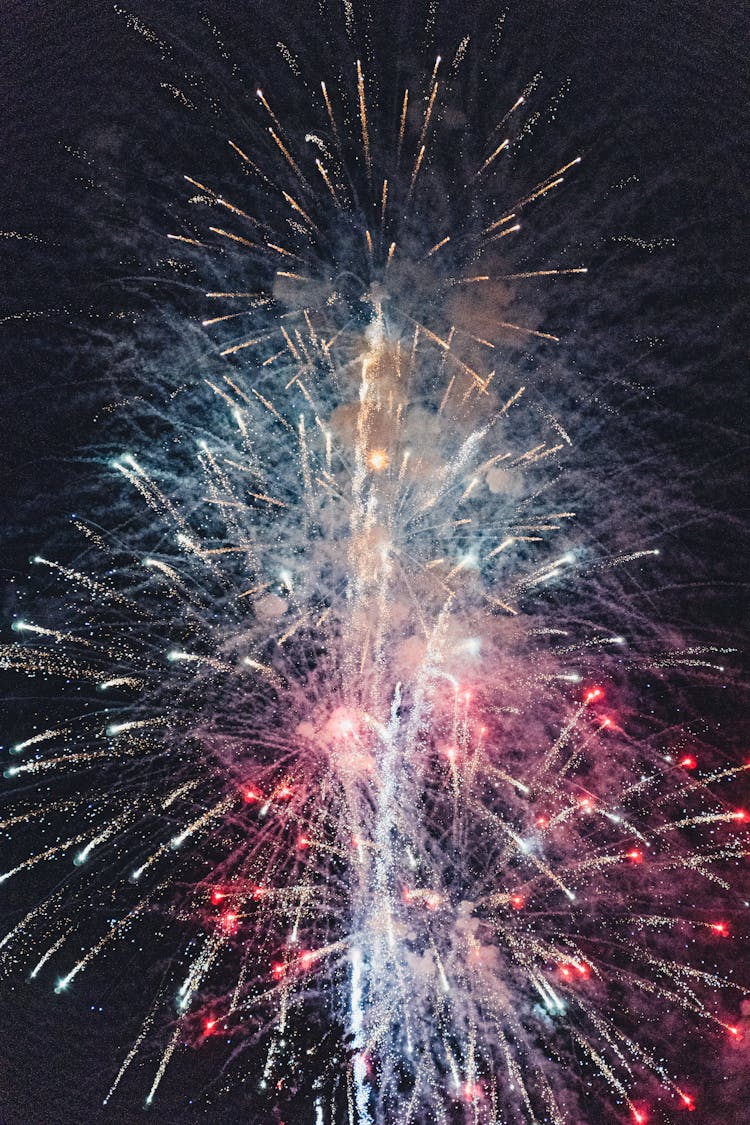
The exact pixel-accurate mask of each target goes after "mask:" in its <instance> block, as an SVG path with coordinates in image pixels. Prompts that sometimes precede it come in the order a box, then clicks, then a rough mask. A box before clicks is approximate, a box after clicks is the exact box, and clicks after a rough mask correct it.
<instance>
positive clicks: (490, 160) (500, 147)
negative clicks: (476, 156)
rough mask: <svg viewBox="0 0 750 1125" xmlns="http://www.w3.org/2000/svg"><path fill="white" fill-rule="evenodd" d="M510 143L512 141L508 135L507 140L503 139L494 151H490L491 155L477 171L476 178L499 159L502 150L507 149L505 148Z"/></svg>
mask: <svg viewBox="0 0 750 1125" xmlns="http://www.w3.org/2000/svg"><path fill="white" fill-rule="evenodd" d="M509 144H510V141H509V140H508V138H507V137H506V138H505V140H504V141H502V142H501V143H500V144H499V145H498V146H497V148H496V149H495V150H494V152H491V153H490V155H489V156H488V157H487V159H486V160H485V162H484V164H483V165H482V167H481V168H480V169H479V171H478V172H476V173H475V178H478V177H479V176H481V175H482V173H483V172H486V171H487V169H488V168H489V166H490V164H492V163H493V162H494V161H495V160H496V159H497V157H498V156H499V155H500V153H501V152H504V151H505V149H506V148H507V147H508V145H509Z"/></svg>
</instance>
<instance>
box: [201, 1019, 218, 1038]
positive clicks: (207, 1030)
mask: <svg viewBox="0 0 750 1125" xmlns="http://www.w3.org/2000/svg"><path fill="white" fill-rule="evenodd" d="M215 1027H216V1020H215V1019H210V1020H206V1021H205V1022H204V1024H203V1034H204V1035H210V1034H211V1032H212V1031H213V1029H214V1028H215Z"/></svg>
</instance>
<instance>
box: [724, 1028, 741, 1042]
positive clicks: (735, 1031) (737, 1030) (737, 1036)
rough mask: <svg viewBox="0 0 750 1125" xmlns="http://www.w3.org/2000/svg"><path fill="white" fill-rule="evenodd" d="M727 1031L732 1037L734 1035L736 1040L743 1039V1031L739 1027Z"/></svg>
mask: <svg viewBox="0 0 750 1125" xmlns="http://www.w3.org/2000/svg"><path fill="white" fill-rule="evenodd" d="M727 1031H728V1032H729V1034H730V1035H733V1036H734V1038H735V1039H741V1038H742V1031H741V1030H740V1028H739V1027H728V1028H727Z"/></svg>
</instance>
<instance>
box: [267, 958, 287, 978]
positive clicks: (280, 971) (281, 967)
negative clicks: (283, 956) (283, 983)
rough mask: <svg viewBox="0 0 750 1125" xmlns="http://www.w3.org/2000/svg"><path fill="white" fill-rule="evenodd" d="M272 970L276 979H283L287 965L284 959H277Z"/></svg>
mask: <svg viewBox="0 0 750 1125" xmlns="http://www.w3.org/2000/svg"><path fill="white" fill-rule="evenodd" d="M271 972H272V973H273V975H274V976H275V977H276V980H281V978H282V977H283V976H284V974H285V973H286V965H285V964H284V962H283V961H275V962H274V964H273V965H271Z"/></svg>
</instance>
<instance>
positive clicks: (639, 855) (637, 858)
mask: <svg viewBox="0 0 750 1125" xmlns="http://www.w3.org/2000/svg"><path fill="white" fill-rule="evenodd" d="M625 856H626V858H627V859H632V861H633V863H643V852H639V851H638V849H637V848H633V850H632V852H626V853H625Z"/></svg>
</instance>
